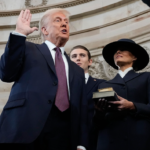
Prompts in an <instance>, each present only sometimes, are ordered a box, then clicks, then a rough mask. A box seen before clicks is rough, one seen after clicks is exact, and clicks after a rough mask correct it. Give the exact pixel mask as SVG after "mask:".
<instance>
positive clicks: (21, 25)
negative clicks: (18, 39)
mask: <svg viewBox="0 0 150 150" xmlns="http://www.w3.org/2000/svg"><path fill="white" fill-rule="evenodd" d="M31 17H32V15H31V13H30V10H27V9H26V10H25V11H24V10H22V11H21V12H20V15H19V17H18V19H17V24H16V30H15V31H16V32H19V33H21V34H24V35H26V36H27V35H29V34H31V33H32V32H34V31H35V30H36V31H37V30H38V28H37V27H33V28H31V27H30V22H31Z"/></svg>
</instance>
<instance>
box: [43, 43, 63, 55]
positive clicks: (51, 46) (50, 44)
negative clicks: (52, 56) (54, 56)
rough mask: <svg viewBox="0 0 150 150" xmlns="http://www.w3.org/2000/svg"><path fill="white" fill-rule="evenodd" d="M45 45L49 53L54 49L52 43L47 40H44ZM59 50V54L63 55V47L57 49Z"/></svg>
mask: <svg viewBox="0 0 150 150" xmlns="http://www.w3.org/2000/svg"><path fill="white" fill-rule="evenodd" d="M45 43H46V45H47V46H48V48H49V50H50V51H52V50H54V48H55V47H56V45H54V44H53V43H51V42H50V41H48V40H46V41H45ZM59 48H60V50H61V53H62V54H64V51H65V48H64V47H59Z"/></svg>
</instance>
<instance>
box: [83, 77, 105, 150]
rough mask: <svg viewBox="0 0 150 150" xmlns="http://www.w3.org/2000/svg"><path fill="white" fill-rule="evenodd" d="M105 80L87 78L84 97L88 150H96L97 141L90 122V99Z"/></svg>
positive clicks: (92, 114) (91, 113) (91, 104)
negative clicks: (86, 103)
mask: <svg viewBox="0 0 150 150" xmlns="http://www.w3.org/2000/svg"><path fill="white" fill-rule="evenodd" d="M104 81H105V80H102V79H96V78H93V77H91V76H89V79H88V82H87V84H86V95H87V101H88V127H89V133H90V134H89V149H90V150H95V149H96V139H97V129H96V126H95V124H94V123H93V122H92V120H93V116H94V101H93V99H92V97H93V92H97V91H98V86H99V84H100V83H102V82H104Z"/></svg>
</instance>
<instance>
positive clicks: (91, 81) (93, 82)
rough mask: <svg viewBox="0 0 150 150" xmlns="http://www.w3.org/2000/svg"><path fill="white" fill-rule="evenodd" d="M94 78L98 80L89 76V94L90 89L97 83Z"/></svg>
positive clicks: (87, 88) (87, 90)
mask: <svg viewBox="0 0 150 150" xmlns="http://www.w3.org/2000/svg"><path fill="white" fill-rule="evenodd" d="M94 80H96V79H93V78H92V77H91V76H89V79H88V82H87V84H86V93H87V94H88V93H90V91H91V90H92V88H93V87H94V86H95V84H97V82H96V81H94Z"/></svg>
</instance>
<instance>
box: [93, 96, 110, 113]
mask: <svg viewBox="0 0 150 150" xmlns="http://www.w3.org/2000/svg"><path fill="white" fill-rule="evenodd" d="M107 106H108V103H107V100H106V99H105V98H101V99H99V100H98V102H97V103H96V104H95V109H96V111H99V112H102V113H105V112H106V110H107Z"/></svg>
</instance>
